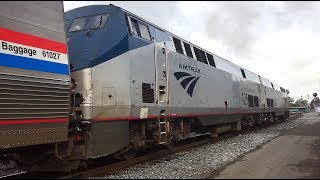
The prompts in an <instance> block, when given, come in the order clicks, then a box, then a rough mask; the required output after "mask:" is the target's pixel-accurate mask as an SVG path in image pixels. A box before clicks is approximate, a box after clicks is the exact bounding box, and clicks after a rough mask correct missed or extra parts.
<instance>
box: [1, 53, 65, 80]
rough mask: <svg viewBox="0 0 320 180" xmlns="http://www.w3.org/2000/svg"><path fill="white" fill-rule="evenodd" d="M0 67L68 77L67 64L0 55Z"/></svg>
mask: <svg viewBox="0 0 320 180" xmlns="http://www.w3.org/2000/svg"><path fill="white" fill-rule="evenodd" d="M0 66H6V67H12V68H20V69H28V70H34V71H42V72H49V73H56V74H65V75H69V67H68V65H67V64H60V63H55V62H50V61H43V60H38V59H34V58H26V57H21V56H15V55H10V54H2V53H0Z"/></svg>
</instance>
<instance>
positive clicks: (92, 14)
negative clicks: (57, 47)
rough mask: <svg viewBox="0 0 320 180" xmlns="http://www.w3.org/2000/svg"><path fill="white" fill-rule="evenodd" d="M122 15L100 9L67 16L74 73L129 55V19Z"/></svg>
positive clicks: (69, 12)
mask: <svg viewBox="0 0 320 180" xmlns="http://www.w3.org/2000/svg"><path fill="white" fill-rule="evenodd" d="M118 11H119V10H118V8H116V7H112V6H99V5H97V6H90V7H86V8H77V9H74V10H71V11H68V12H66V13H65V17H66V19H67V21H66V22H67V24H66V27H67V28H66V31H67V38H68V39H67V42H68V48H69V58H70V62H71V64H72V65H73V69H72V71H77V70H81V69H85V68H88V67H93V66H95V65H97V64H100V63H102V62H104V61H107V60H109V59H111V58H113V57H116V56H118V55H120V54H122V53H124V52H126V51H128V46H129V45H128V44H129V43H128V30H127V24H126V23H125V22H126V21H125V15H124V14H123V13H120V12H118ZM97 12H99V14H97Z"/></svg>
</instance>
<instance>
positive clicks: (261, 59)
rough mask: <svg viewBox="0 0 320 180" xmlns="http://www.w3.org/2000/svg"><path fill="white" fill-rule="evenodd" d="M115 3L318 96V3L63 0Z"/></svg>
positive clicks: (69, 4) (295, 92) (296, 94)
mask: <svg viewBox="0 0 320 180" xmlns="http://www.w3.org/2000/svg"><path fill="white" fill-rule="evenodd" d="M93 4H105V5H108V4H114V5H116V6H120V7H122V8H124V9H126V10H128V11H130V12H132V13H134V14H137V15H138V16H141V17H142V18H144V19H146V20H148V21H150V22H152V23H154V24H156V25H158V26H160V27H162V28H164V29H166V30H168V31H170V32H172V33H173V34H176V35H177V36H179V37H181V38H184V39H186V40H188V41H190V42H192V43H194V44H196V45H198V46H200V47H202V48H204V49H206V50H208V51H210V52H212V53H214V54H216V55H218V56H221V57H223V58H225V59H228V60H229V61H231V62H233V63H235V64H237V65H239V66H242V67H244V68H246V69H248V70H250V71H252V72H254V73H256V74H259V75H261V76H263V77H265V78H267V79H269V80H271V81H273V82H275V83H277V84H279V85H281V86H282V87H284V88H286V89H288V90H289V91H290V97H293V98H294V99H295V100H297V99H298V98H300V97H301V95H302V96H303V98H304V99H307V98H308V95H309V97H310V99H309V101H311V99H312V94H313V93H314V92H316V93H318V94H319V96H318V97H320V88H319V87H320V46H319V44H320V21H319V19H318V18H319V17H320V2H314V1H309V2H306V1H303V2H302V1H301V2H299V1H292V2H289V1H283V2H281V1H275V2H273V1H268V2H267V1H265V2H263V1H256V2H245V1H235V2H230V1H225V2H221V1H220V2H214V1H212V2H207V1H203V2H201V1H194V2H192V1H182V2H181V1H163V2H161V1H152V2H150V1H149V2H148V1H140V2H139V1H136V2H133V1H64V8H65V11H68V10H70V9H73V8H77V7H81V6H87V5H93Z"/></svg>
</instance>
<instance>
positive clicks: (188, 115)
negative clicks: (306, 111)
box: [95, 110, 288, 122]
mask: <svg viewBox="0 0 320 180" xmlns="http://www.w3.org/2000/svg"><path fill="white" fill-rule="evenodd" d="M278 111H279V110H278ZM287 111H288V110H287ZM264 112H274V111H256V112H226V113H204V114H197V113H195V114H166V115H165V116H166V117H195V116H211V115H230V114H235V115H236V114H256V113H264ZM157 117H158V116H148V117H147V119H156V118H157ZM138 119H140V117H139V116H130V117H114V118H97V119H95V121H97V122H101V121H116V120H120V121H121V120H138Z"/></svg>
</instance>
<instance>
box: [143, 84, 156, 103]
mask: <svg viewBox="0 0 320 180" xmlns="http://www.w3.org/2000/svg"><path fill="white" fill-rule="evenodd" d="M142 102H143V103H154V89H152V88H151V84H148V83H142Z"/></svg>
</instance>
